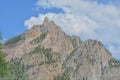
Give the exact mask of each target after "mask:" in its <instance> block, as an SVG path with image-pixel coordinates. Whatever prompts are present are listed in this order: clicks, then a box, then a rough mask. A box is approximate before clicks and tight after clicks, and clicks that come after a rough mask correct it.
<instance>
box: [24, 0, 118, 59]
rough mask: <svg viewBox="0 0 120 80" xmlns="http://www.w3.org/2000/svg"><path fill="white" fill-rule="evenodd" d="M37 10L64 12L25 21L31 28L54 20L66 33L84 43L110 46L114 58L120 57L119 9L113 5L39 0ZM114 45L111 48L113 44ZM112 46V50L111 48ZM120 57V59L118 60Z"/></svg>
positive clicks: (91, 1) (85, 1)
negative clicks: (90, 40)
mask: <svg viewBox="0 0 120 80" xmlns="http://www.w3.org/2000/svg"><path fill="white" fill-rule="evenodd" d="M36 6H37V8H39V7H42V8H45V9H51V8H58V9H62V10H63V11H64V13H58V14H57V13H46V14H39V16H38V17H31V18H30V19H28V20H26V21H25V25H26V26H28V28H31V27H32V26H33V25H36V24H41V23H42V22H43V19H44V17H45V16H47V17H48V18H49V19H50V20H53V21H55V23H56V24H58V25H59V26H60V27H61V28H62V29H63V30H64V31H65V32H66V33H67V34H70V35H73V34H74V35H78V36H80V37H81V38H82V39H83V40H85V39H88V38H92V39H97V40H100V41H102V42H103V43H104V44H105V45H109V47H108V49H109V50H110V51H111V52H112V53H113V56H114V57H116V56H120V50H119V49H120V48H119V46H114V45H112V44H111V43H115V44H120V38H119V34H120V31H119V30H120V8H119V7H117V6H115V5H112V4H100V3H98V2H97V1H96V0H95V1H93V0H74V1H73V0H38V1H37V3H36ZM110 44H111V45H110ZM111 46H112V47H111ZM119 58H120V57H119Z"/></svg>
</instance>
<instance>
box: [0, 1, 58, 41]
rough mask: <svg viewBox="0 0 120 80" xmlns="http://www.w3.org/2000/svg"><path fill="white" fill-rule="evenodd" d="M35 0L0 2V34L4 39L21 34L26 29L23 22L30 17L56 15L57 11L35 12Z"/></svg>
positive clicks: (41, 9)
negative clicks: (46, 14) (40, 14)
mask: <svg viewBox="0 0 120 80" xmlns="http://www.w3.org/2000/svg"><path fill="white" fill-rule="evenodd" d="M36 1H37V0H0V32H2V36H3V38H4V39H9V38H11V37H14V36H16V35H18V34H21V33H22V32H23V31H25V30H26V29H27V28H26V27H25V26H24V21H25V20H27V19H28V18H30V17H31V16H37V15H38V14H39V13H42V14H45V13H47V12H56V13H58V12H59V11H60V10H59V9H56V8H54V9H46V10H44V9H43V8H40V9H39V10H35V5H34V3H35V2H36Z"/></svg>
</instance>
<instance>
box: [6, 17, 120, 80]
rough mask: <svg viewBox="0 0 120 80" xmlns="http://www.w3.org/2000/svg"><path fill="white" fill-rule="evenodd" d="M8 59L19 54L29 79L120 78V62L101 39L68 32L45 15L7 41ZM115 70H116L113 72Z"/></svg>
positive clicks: (108, 79)
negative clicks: (86, 37) (87, 37)
mask: <svg viewBox="0 0 120 80" xmlns="http://www.w3.org/2000/svg"><path fill="white" fill-rule="evenodd" d="M4 50H5V51H6V53H7V54H8V55H7V57H6V60H8V61H10V60H15V59H16V58H19V59H20V61H22V63H24V65H27V69H26V74H27V75H28V79H29V80H119V79H120V74H118V73H119V72H120V62H118V61H116V60H115V59H114V58H113V57H112V55H111V53H110V52H109V51H108V50H107V49H105V48H104V46H103V44H102V43H101V42H99V41H97V40H91V39H89V40H86V41H82V40H80V38H79V37H77V36H69V35H67V34H65V33H64V32H63V31H62V30H61V28H60V27H59V26H58V25H57V24H55V23H54V22H53V21H50V20H49V19H48V18H47V17H45V19H44V22H43V23H42V24H41V25H35V26H34V27H32V28H31V29H30V30H27V31H25V32H24V33H23V34H21V35H19V36H16V37H14V38H12V39H10V40H8V41H7V42H6V43H5V45H4ZM111 71H112V73H111Z"/></svg>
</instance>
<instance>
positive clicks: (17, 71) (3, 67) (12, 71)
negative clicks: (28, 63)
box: [0, 35, 27, 80]
mask: <svg viewBox="0 0 120 80" xmlns="http://www.w3.org/2000/svg"><path fill="white" fill-rule="evenodd" d="M0 40H1V35H0ZM5 56H6V54H5V53H4V52H3V51H2V44H1V43H0V80H27V76H26V74H25V66H24V65H23V64H22V63H21V61H20V60H19V59H16V60H12V61H10V62H7V61H6V60H5Z"/></svg>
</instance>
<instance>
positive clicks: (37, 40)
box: [30, 33, 47, 45]
mask: <svg viewBox="0 0 120 80" xmlns="http://www.w3.org/2000/svg"><path fill="white" fill-rule="evenodd" d="M46 34H47V33H42V34H41V35H40V36H39V37H37V38H35V39H33V40H32V41H30V44H32V45H34V44H37V43H41V42H42V41H43V39H44V38H45V37H46Z"/></svg>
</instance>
